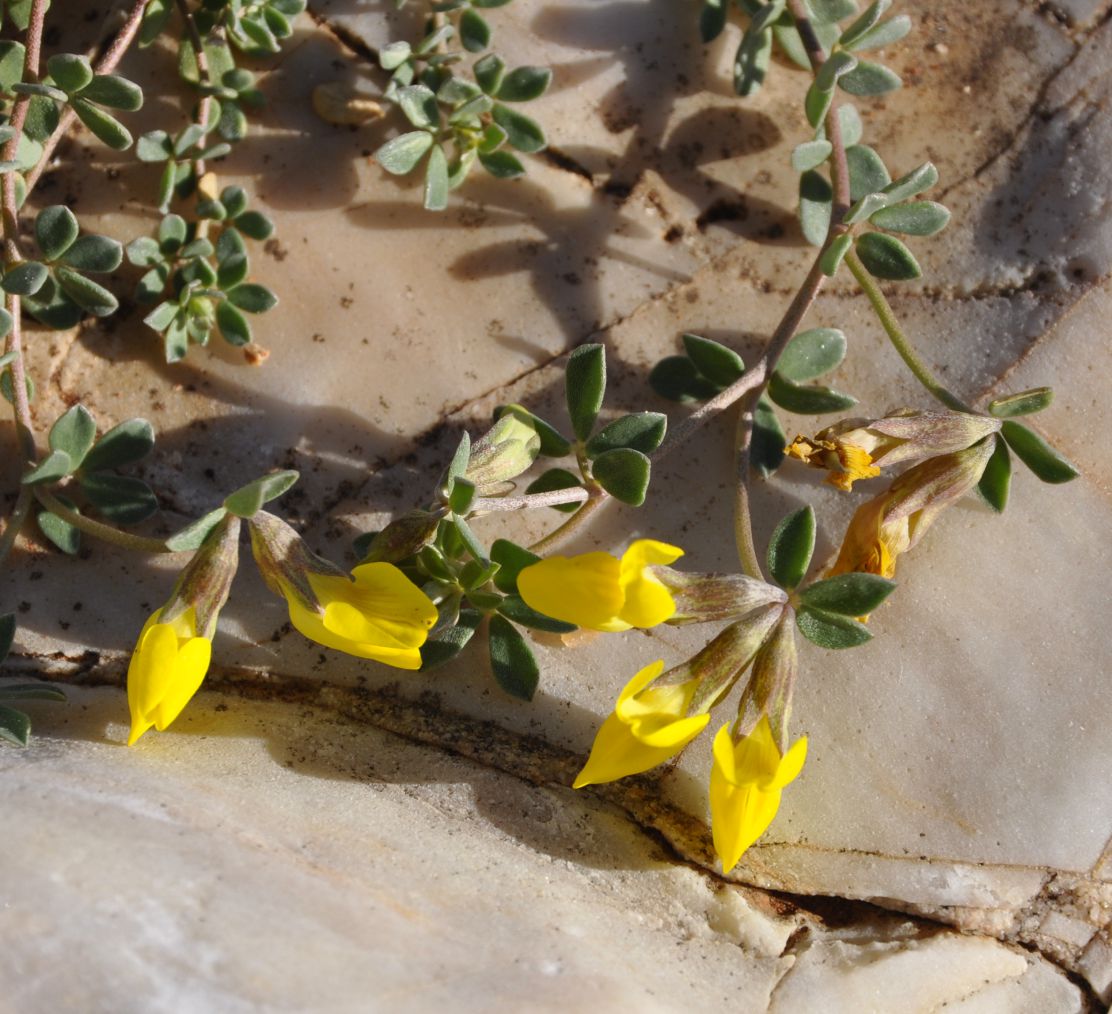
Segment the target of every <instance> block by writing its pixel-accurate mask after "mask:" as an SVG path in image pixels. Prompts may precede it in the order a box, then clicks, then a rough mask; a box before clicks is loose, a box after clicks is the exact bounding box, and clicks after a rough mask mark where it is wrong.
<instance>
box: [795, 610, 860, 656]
mask: <svg viewBox="0 0 1112 1014" xmlns="http://www.w3.org/2000/svg"><path fill="white" fill-rule="evenodd" d="M795 625H796V626H797V627H799V632H800V633H801V634H802V635H803V636H804V637H806V638H807V640H808V641H810V642H812V643H813V644H817V645H818V646H819V647H820V648H856V647H857V646H858V645H859V644H864V643H865V642H866V641H871V640H872V637H873V635H872V634H870V633H869V628H868V627H866V626H865V624H863V623H858V622H857V620H853V619H850V617H848V616H839V615H838V614H837V613H827V612H824V611H823V610H821V609H811V608H809V607H808V606H804V607H803V608H802V609H800V610H799V612H798V613H797V614H796V618H795Z"/></svg>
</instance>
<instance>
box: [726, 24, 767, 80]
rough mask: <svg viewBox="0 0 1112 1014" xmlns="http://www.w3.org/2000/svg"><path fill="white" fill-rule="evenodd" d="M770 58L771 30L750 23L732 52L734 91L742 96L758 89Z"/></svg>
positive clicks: (765, 74)
mask: <svg viewBox="0 0 1112 1014" xmlns="http://www.w3.org/2000/svg"><path fill="white" fill-rule="evenodd" d="M771 60H772V31H771V30H770V29H768V28H759V29H758V28H756V27H755V24H750V26H749V27H748V28H747V29H746V30H745V34H744V35H742V37H741V42H740V43H739V44H738V47H737V52H736V53H735V54H734V91H735V92H737V94H738V95H740V96H742V98H747V97H748V96H750V95H753V94H755V93H756V92H757V91H759V90H760V87H761V85H762V84H764V79H765V78H766V77H768V65H769V62H770V61H771Z"/></svg>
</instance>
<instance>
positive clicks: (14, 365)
mask: <svg viewBox="0 0 1112 1014" xmlns="http://www.w3.org/2000/svg"><path fill="white" fill-rule="evenodd" d="M46 4H47V0H34V3H32V5H31V14H30V20H29V22H28V26H27V41H26V55H25V58H24V61H23V80H24V81H30V82H35V81H38V79H39V56H40V53H41V50H42V31H43V21H44V20H45V18H46ZM30 101H31V100H30V96H28V95H19V96H17V97H16V100H15V103H14V105H13V106H12V112H11V117H10V118H9V121H8V122H9V125H10V126H11V128H12V130H13V131H14V133H13V134H12V136H11V138H9V140H8V141H7V143H6V144H5V145H4V148H3V152H2V153H0V157H2V158H4V159H14V158H15V156H16V151H17V149H18V148H19V140H20V137H21V135H22V134H23V124H24V123H25V122H26V120H27V108H28V105H29V103H30ZM17 205H18V201H17V199H16V192H15V173H14V172H10V173H4V181H3V186H2V188H0V214H2V217H3V227H4V264H5V266H6V267H8V268H10V267H11V266H12V265H14V264H18V263H19V262H20V261H21V260H23V253H22V251H21V250H20V247H19V211H18V207H17ZM7 304H8V312H9V313H10V314H11V317H12V326H11V330H10V331H9V332H8V338H7V342H6V343H5V350H6V351H7V352H14V353H15V357H14V358H13V359H12V361H11V363H9V364H8V367H7V368H8V370H9V371H10V377H11V381H12V411H13V414H14V416H15V426H16V433H17V438H18V440H19V443H20V445H21V446H22V450H23V458H24V460H25V461H27V462H29V463H34V461H35V460H36V458H37V456H38V455H37V452H36V450H35V423H34V420H33V419H32V417H31V406H30V404H29V403H28V400H27V368H26V365H25V363H24V361H23V328H22V327H21V310H20V300H19V297H18V296H13V295H9V296H8V299H7ZM30 507H31V501H30V499H29V498H28V497H27V495H26V493H25V491H24V490H23V489H21V490H20V493H19V497H18V498H17V499H16V506H15V510H14V511H13V512H12V517H11V520H10V521H9V523H8V527H7V528H6V529H5V530H4V536H3V540H2V542H0V562H2V561H3V560H4V559H5V558H6V557H7V555H8V553H9V552H10V550H11V548H12V546H13V545H15V540H16V537H17V536H18V535H19V530H20V528H22V526H23V523H24V522H25V521H26V520H27V514H28V511H29V510H30Z"/></svg>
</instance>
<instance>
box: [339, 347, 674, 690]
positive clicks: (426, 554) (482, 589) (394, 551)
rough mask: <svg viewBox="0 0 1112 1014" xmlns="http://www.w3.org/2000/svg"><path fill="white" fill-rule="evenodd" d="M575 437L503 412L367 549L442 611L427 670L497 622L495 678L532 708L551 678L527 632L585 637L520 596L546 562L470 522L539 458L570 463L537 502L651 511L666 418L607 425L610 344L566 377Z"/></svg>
mask: <svg viewBox="0 0 1112 1014" xmlns="http://www.w3.org/2000/svg"><path fill="white" fill-rule="evenodd" d="M565 389H566V398H567V408H568V416H569V424H570V432H571V434H572V435H571V436H567V435H565V431H563V430H562V428H560V427H558V426H556V425H554V424H553V423H551V422H549V421H547V420H545V419H543V418H542V417H541V416H539V415H537V414H536V413H534V412H530V411H529V410H527V409H525V408H524V407H523V406H521V405H503V406H500V407H499V408H498V409H497V411H496V412H495V422H494V425H493V427H492V428H491V429H490V430H489V431H488V432H487V433H486V434H485V435H484V436H483V437H481V438H480V439H479V440H477V441H476V442H474V443H472V442H471V439H470V438H469V437H468V435H467V434H466V433H464V435H463V437H462V439H461V440H460V443H459V446H458V447H457V448H456V451H455V454H454V455H453V456H452V459H451V461H450V462H449V464H448V467H447V468H446V470H445V472H444V474H443V476H442V477H441V478H440V480H439V482H438V483H437V486H436V490H435V493H434V496H433V499H432V500H431V502H430V503H429V504H428V505H427V506H426V507H424V508H421V509H418V510H413V511H410V512H409V513H407V514H404V515H402V516H401V517H399V518H397V519H396V520H394V521H392V522H391V523H390V524H389V525H388V526H387V527H386V528H384V529H383V530H382V531H380V532H368V533H366V534H365V535H362V536H360V537H359V539H357V540H356V545H355V549H356V553H357V555H359V556H360V557H362V558H363V562H364V563H369V562H372V561H384V562H387V563H393V564H396V565H397V566H398V567H400V568H401V569H402V571H403V572H405V573H406V574H407V575H408V576H409V578H410V579H411V580H412V581H413V582H414V583H415V584H416V585H418V587H420V588H422V589H423V590H424V591H425V593H426V594H427V595H428V596H429V598H430V599H432V601H433V602H435V603H436V604H437V608H438V611H439V621H438V623H437V624H436V626H435V627H434V629H433V631H432V632H431V634H430V636H429V639H428V641H427V642H426V643H425V645H424V647H423V648H422V649H421V657H422V660H423V663H424V665H423V668H424V669H431V668H433V667H434V666H437V665H441V664H442V663H444V662H446V661H448V660H449V659H451V658H454V657H455V656H456V655H457V654H459V652H460V651H462V650H463V648H464V647H465V646H466V645H467V643H468V642H469V641H470V640H471V638H472V637H473V635H474V634H475V632H476V631H477V630H479V629H480V627H481V625H482V623H483V620H484V618H485V619H486V620H487V621H488V622H487V631H488V634H489V636H488V653H489V659H490V666H491V670H492V671H493V674H494V677H495V679H496V680H497V682H498V684H499V685H500V686H501V687H502V688H503V689H504V690H505V691H507V692H508V693H510V694H512V695H514V696H515V697H520V698H522V699H525V700H529V699H531V698H532V696H533V694H534V692H535V690H536V688H537V683H538V680H539V679H540V670H539V668H538V666H537V662H536V659H535V658H534V656H533V652H532V650H531V648H530V647H529V643H528V641H527V640H526V639H525V638H524V637H523V636H522V634H521V632H520V630H519V628H520V627H531V628H533V629H536V630H542V631H548V632H550V633H568V632H570V631H573V630H575V629H576V628H575V627H574V626H573V625H571V624H568V623H563V622H561V621H559V620H554V619H551V618H550V617H548V616H544V615H542V614H540V613H538V612H536V611H535V610H533V609H530V608H529V607H528V606H527V605H526V604H525V603H524V602H523V601H522V599H521V596H520V595H519V594H518V592H517V577H518V574H519V573H520V572H521V570H522V568H524V567H526V566H528V565H529V564H531V563H535V562H536V561H537V560H539V559H540V557H539V556H537V555H536V554H535V553H533V552H532V551H531V550H529V549H528V548H526V547H524V546H520V545H517V544H515V543H514V542H512V541H510V540H508V539H497V540H495V541H494V542H493V543H492V544H491V545H490V546H489V547H488V546H487V545H486V544H484V542H483V540H482V539H481V538H480V537H479V536H478V535H477V534H476V533H475V531H474V530H473V528H472V526H471V524H470V519H471V518H473V517H474V516H475V514H476V513H482V512H483V505H482V503H481V500H482V499H484V498H498V497H503V496H507V495H509V494H510V493H511V492H513V491H514V489H515V488H516V484H515V481H514V480H517V479H519V477H521V476H523V475H524V474H525V473H526V472H527V471H529V470H530V469H531V468H532V467H533V465H534V463H535V462H536V461H538V459H544V463H545V464H546V465H548V464H549V463H550V462H555V461H559V460H561V459H567V465H568V467H561V466H556V465H551V466H550V467H547V468H546V469H545V470H544V471H542V472H541V474H540V475H539V476H538V477H537V478H535V479H534V480H533V481H531V482H530V483H529V484H528V485H527V486H526V489H525V492H526V493H541V492H550V491H555V490H582V497H581V501H580V503H567V504H561V505H560V506H558V507H556V508H555V509H556V510H568V511H572V512H574V511H577V510H583V509H584V507H583V506H581V503H582V500H584V499H591V498H598V497H604V496H612V497H614V498H615V499H616V500H620V501H622V502H623V503H627V504H631V505H633V506H639V505H640V504H642V503H644V501H645V496H646V493H647V491H648V486H649V478H650V474H651V463H650V460H649V454H651V453H652V451H654V450H655V449H656V448H657V447H658V446H659V445H660V443H661V441H662V440H663V439H664V434H665V429H666V426H667V419H666V417H665V416H664V415H662V414H661V413H659V412H636V413H632V414H628V415H621V416H619V417H618V418H616V419H614V420H612V421H610V422H608V423H607V424H605V425H602V426H600V425H599V413H600V411H601V409H602V403H603V397H604V395H605V392H606V356H605V351H604V349H603V347H602V346H601V345H594V344H591V345H581V346H580V347H579V348H577V349H576V350H575V352H573V353H572V355H571V357H570V359H569V361H568V364H567V372H566V382H565Z"/></svg>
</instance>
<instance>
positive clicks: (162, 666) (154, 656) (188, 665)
mask: <svg viewBox="0 0 1112 1014" xmlns="http://www.w3.org/2000/svg"><path fill="white" fill-rule="evenodd" d="M164 612H165V610H164V609H160V610H158V612H156V613H155V614H154V615H153V616H152V617H151V618H150V619H149V620H147V622H146V624H145V625H144V626H143V630H142V631H141V632H140V634H139V641H138V642H137V643H136V645H135V651H134V653H133V654H132V656H131V664H130V665H129V666H128V668H127V703H128V708H129V709H130V711H131V733H130V735H129V736H128V738H127V745H128V746H132V745H134V743H135V741H136V740H138V739H139V737H140V736H142V735H143V733H144V732H146V731H147V730H148V729H149V728H151V726H154V728H156V729H158V731H159V732H162V730H163V729H165V728H166V727H167V726H168V725H169V724H170V723H171V722H172V721H173V720H174V719H175V718H177V717H178V715H179V714H181V710H182V708H184V707H185V706H186V704H188V703H189V699H190V698H191V697H192V696H193V695H194V694H195V693H196V692H197V688H198V687H200V685H201V681H202V680H203V679H204V678H205V673H206V672H208V667H209V660H210V659H211V657H212V641H210V640H209V639H208V638H207V637H201V636H199V635H198V634H197V618H196V611H195V610H194V608H193V607H192V606H190V607H189V608H188V609H186V610H185V612H183V613H179V614H178V615H177V616H176V617H174V619H172V620H169V621H168V622H166V623H163V622H161V619H160V618H161V616H162V614H163V613H164Z"/></svg>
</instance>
